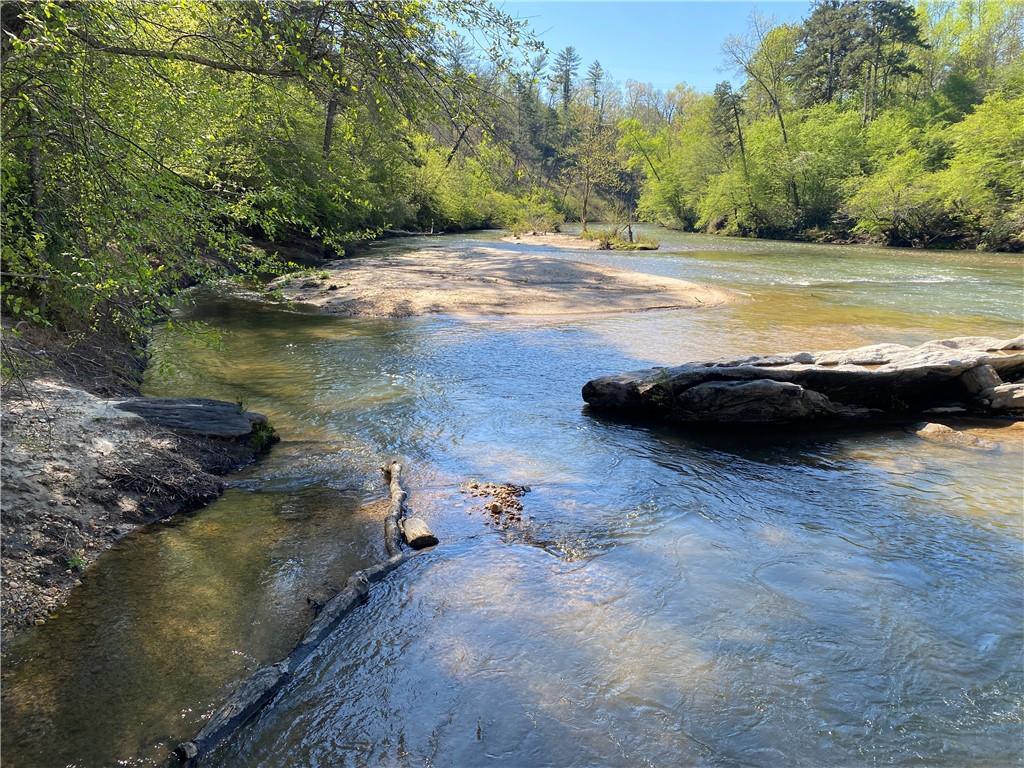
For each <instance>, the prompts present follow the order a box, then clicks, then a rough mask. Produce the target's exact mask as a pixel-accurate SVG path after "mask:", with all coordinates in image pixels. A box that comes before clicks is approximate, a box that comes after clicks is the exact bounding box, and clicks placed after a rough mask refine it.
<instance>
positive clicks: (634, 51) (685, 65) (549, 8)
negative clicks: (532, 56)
mask: <svg viewBox="0 0 1024 768" xmlns="http://www.w3.org/2000/svg"><path fill="white" fill-rule="evenodd" d="M497 5H498V6H499V7H501V8H502V9H503V10H504V11H505V12H507V13H510V14H512V15H513V16H518V17H520V18H526V19H529V21H530V24H531V26H532V27H533V29H534V31H535V32H537V34H538V36H539V37H540V38H541V39H542V40H543V41H544V42H545V43H546V44H547V46H548V48H549V49H551V51H552V52H554V51H558V50H559V49H561V48H564V47H565V46H567V45H572V46H574V47H575V48H576V50H577V51H578V52H579V54H580V56H581V57H582V58H583V65H582V67H581V70H585V69H586V67H587V66H589V65H590V62H592V61H593V60H594V59H598V60H599V61H600V62H601V66H602V67H604V69H605V71H607V72H609V73H610V74H611V76H612V77H613V78H614V79H615V80H616V81H617V82H619V83H622V82H624V81H626V80H639V81H641V82H645V83H652V84H653V85H654V86H655V87H657V88H661V89H668V88H671V87H672V86H673V85H675V84H676V83H680V82H685V83H687V84H689V85H691V86H693V87H695V88H697V89H698V90H702V91H711V90H712V89H713V88H714V87H715V83H717V82H719V81H720V80H725V79H731V80H733V81H734V82H736V80H737V79H736V78H735V76H734V75H733V73H732V72H730V71H728V70H723V69H722V55H721V48H722V41H723V40H724V39H725V38H726V37H728V36H729V35H733V34H739V33H742V32H743V31H744V30H745V29H746V27H747V19H748V17H749V16H750V13H751V11H753V10H755V9H756V10H757V11H758V12H759V13H762V14H764V15H766V16H769V17H774V18H775V19H776V20H777V21H779V22H793V21H799V20H800V19H802V18H804V17H805V16H806V15H807V13H808V12H809V8H810V5H811V4H810V2H724V1H719V2H709V1H705V2H622V0H618V1H617V2H594V1H593V0H587V1H586V2H584V1H582V0H580V1H578V2H561V1H558V2H514V1H513V0H504V2H502V1H501V0H498V2H497Z"/></svg>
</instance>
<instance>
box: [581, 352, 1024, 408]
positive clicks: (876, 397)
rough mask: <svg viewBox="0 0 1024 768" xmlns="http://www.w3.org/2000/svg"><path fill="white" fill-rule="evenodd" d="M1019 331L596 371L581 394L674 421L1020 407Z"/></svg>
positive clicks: (1023, 360)
mask: <svg viewBox="0 0 1024 768" xmlns="http://www.w3.org/2000/svg"><path fill="white" fill-rule="evenodd" d="M1022 377H1024V336H1022V337H1018V338H1016V339H1010V340H1001V339H994V338H989V337H978V336H965V337H959V338H955V339H945V340H942V341H931V342H927V343H925V344H921V345H919V346H917V347H907V346H903V345H901V344H875V345H872V346H868V347H859V348H857V349H850V350H833V351H826V352H797V353H789V354H781V355H771V356H766V357H747V358H741V359H735V360H719V361H713V362H694V363H686V364H684V365H679V366H675V367H672V368H651V369H647V370H643V371H634V372H632V373H625V374H617V375H612V376H603V377H601V378H597V379H593V380H592V381H589V382H587V384H586V385H585V386H584V387H583V399H584V400H586V401H587V403H588V404H590V406H591V407H593V408H596V409H602V410H614V411H627V412H632V413H635V414H638V415H642V416H648V417H655V418H660V419H666V420H669V421H674V422H679V423H700V422H706V423H737V424H752V423H753V424H756V423H784V422H799V421H815V420H851V419H853V420H864V419H871V418H878V419H911V418H914V417H916V416H917V415H919V414H921V413H923V412H925V411H929V410H933V409H937V408H938V409H942V408H950V407H956V408H958V409H963V410H965V411H971V412H979V413H987V412H991V411H999V412H1002V413H1013V412H1015V411H1018V410H1024V385H1015V384H1007V383H1004V382H1011V383H1012V382H1015V381H1017V380H1019V379H1021V378H1022Z"/></svg>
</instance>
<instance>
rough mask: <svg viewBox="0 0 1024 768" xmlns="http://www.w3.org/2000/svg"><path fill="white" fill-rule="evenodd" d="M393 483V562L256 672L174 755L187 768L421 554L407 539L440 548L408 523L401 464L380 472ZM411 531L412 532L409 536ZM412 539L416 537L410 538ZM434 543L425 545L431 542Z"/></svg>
mask: <svg viewBox="0 0 1024 768" xmlns="http://www.w3.org/2000/svg"><path fill="white" fill-rule="evenodd" d="M381 470H382V471H383V473H384V479H385V481H386V482H387V484H388V489H389V493H390V497H391V498H390V502H389V504H388V513H387V516H386V517H385V518H384V545H385V548H386V549H387V552H388V555H389V557H388V559H387V560H385V561H384V562H382V563H378V564H377V565H374V566H371V567H370V568H364V569H363V570H361V571H356V572H355V573H353V574H352V575H351V576H349V577H348V580H347V581H346V582H345V587H344V588H343V589H342V590H341V591H340V592H338V594H336V595H334V597H332V598H331V599H330V600H328V601H327V602H326V603H324V604H323V606H322V607H321V609H320V612H319V613H318V614H317V617H316V619H315V620H314V622H313V623H312V624H311V625H310V627H309V629H307V630H306V633H305V634H304V635H303V637H302V639H301V640H300V641H299V643H298V644H297V645H296V646H295V648H294V649H292V652H291V653H290V654H288V656H287V657H285V658H284V659H282V660H281V661H279V662H277V663H276V664H271V665H269V666H266V667H261V668H260V669H258V670H256V672H254V673H253V674H252V675H251V676H250V677H249V678H248V679H246V680H245V681H244V682H242V684H241V685H239V686H238V687H237V688H236V689H235V690H234V692H233V693H232V694H231V695H230V696H229V697H228V699H227V701H225V702H224V703H223V704H222V705H221V706H220V708H219V709H217V711H216V712H214V713H213V716H212V717H211V718H210V719H209V720H208V721H207V723H206V725H204V726H203V728H202V730H200V731H199V733H198V734H197V735H196V736H195V738H193V739H192V740H190V741H185V742H182V743H181V744H179V745H178V746H177V747H176V748H175V750H174V756H175V757H176V758H177V759H178V760H179V761H181V762H183V763H184V764H185V765H186V766H193V765H195V764H196V763H197V762H198V761H199V760H201V759H202V757H203V756H204V755H207V754H209V753H210V752H212V751H213V750H214V749H216V748H217V746H219V745H220V744H222V743H223V742H224V741H226V740H227V739H228V737H230V736H231V735H232V734H234V733H235V732H236V731H237V730H238V729H239V728H241V727H242V726H243V725H245V724H246V723H247V722H249V721H250V720H251V719H252V718H253V717H255V716H256V714H258V713H259V712H260V711H261V710H262V709H263V708H264V707H266V706H267V705H268V704H270V702H271V701H272V700H273V698H274V696H275V695H276V694H277V692H278V691H279V690H281V688H282V687H283V686H284V684H285V683H286V682H287V681H288V679H289V677H290V675H291V672H292V670H294V669H296V668H298V666H299V665H300V664H301V663H302V662H304V661H305V660H306V659H308V658H309V657H310V655H312V653H313V651H315V650H316V648H317V647H318V646H319V645H320V644H321V643H322V642H323V641H324V640H325V639H327V637H329V636H330V635H331V633H332V632H334V630H336V629H337V628H338V626H339V625H340V624H341V621H342V620H343V619H344V618H345V617H346V616H348V615H349V614H350V613H351V612H352V611H353V610H354V609H355V608H356V607H358V606H359V605H362V603H364V602H365V601H366V599H367V597H368V596H369V593H370V587H371V585H373V584H376V583H377V582H379V581H381V580H382V579H384V577H386V576H387V575H388V574H389V573H391V572H392V571H393V570H395V569H396V568H398V567H399V566H400V565H402V564H403V563H405V562H406V561H408V560H409V559H410V558H412V557H413V556H414V555H416V554H418V552H415V551H414V552H403V551H402V536H403V534H405V535H406V536H407V539H408V540H409V542H410V544H409V546H410V547H412V548H413V549H414V550H419V549H422V548H423V547H426V546H433V545H435V544H437V538H436V537H435V536H434V535H433V534H432V533H431V532H430V529H429V528H427V524H426V523H425V522H424V521H423V520H421V519H420V518H418V517H411V518H406V511H407V510H406V506H405V500H406V496H407V494H406V492H405V489H404V488H403V487H402V465H401V464H400V463H399V462H397V461H392V462H390V463H389V464H387V465H385V466H384V467H382V468H381ZM406 531H408V533H406ZM410 536H411V538H409V537H410ZM428 539H429V540H430V543H429V544H427V543H424V542H425V541H427V540H428Z"/></svg>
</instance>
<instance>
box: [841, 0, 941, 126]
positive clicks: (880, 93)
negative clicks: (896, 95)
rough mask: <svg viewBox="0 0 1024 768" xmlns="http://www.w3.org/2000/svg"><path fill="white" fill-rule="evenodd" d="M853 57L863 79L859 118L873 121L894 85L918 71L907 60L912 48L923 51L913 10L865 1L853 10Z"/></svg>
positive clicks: (897, 4)
mask: <svg viewBox="0 0 1024 768" xmlns="http://www.w3.org/2000/svg"><path fill="white" fill-rule="evenodd" d="M856 8H857V10H858V17H857V19H856V27H855V28H856V34H857V37H858V38H859V43H858V47H857V50H856V52H855V54H854V56H855V57H856V59H857V61H858V65H859V67H858V68H859V71H860V74H861V77H862V85H861V90H862V95H863V101H862V117H863V119H864V122H867V121H869V120H872V119H874V117H875V115H876V114H877V112H878V105H879V103H881V102H882V101H884V100H885V99H886V98H887V97H888V96H889V94H890V93H891V90H892V88H893V86H894V85H895V83H896V82H897V81H898V80H900V79H904V78H906V77H907V76H908V75H910V74H913V73H915V72H918V71H919V69H918V67H917V65H916V64H914V63H913V61H912V60H911V57H910V50H911V49H912V48H914V47H925V42H924V41H923V40H922V39H921V29H920V27H919V26H918V22H917V16H916V14H915V13H914V9H913V8H912V7H910V6H909V5H906V4H904V3H902V2H898V1H894V0H866V2H863V3H859V4H857V6H856Z"/></svg>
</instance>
